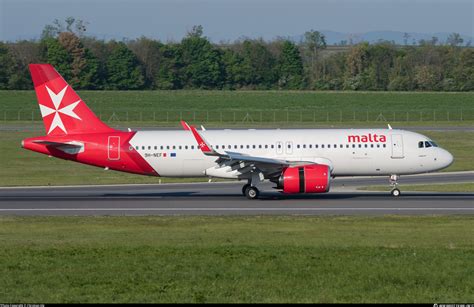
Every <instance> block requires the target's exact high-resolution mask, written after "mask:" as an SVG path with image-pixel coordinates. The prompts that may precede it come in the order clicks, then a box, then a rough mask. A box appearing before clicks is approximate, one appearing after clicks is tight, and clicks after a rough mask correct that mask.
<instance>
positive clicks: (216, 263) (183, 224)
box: [0, 216, 474, 303]
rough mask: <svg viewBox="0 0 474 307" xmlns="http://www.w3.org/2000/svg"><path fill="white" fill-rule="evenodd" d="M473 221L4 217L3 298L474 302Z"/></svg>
mask: <svg viewBox="0 0 474 307" xmlns="http://www.w3.org/2000/svg"><path fill="white" fill-rule="evenodd" d="M473 223H474V218H473V217H472V216H464V217H461V216H445V217H391V216H386V217H377V218H373V217H372V218H369V217H322V218H317V217H90V218H85V217H31V218H26V217H24V218H22V217H1V218H0V245H1V246H2V248H1V249H0V259H2V261H1V264H0V276H1V278H0V300H1V301H3V302H41V303H59V302H61V303H90V302H98V303H101V302H113V303H118V302H123V303H128V302H140V303H149V302H154V303H157V302H172V303H175V302H180V303H183V302H184V303H193V302H198V303H201V302H210V303H218V302H224V303H233V302H251V303H252V302H263V303H270V302H273V303H287V302H298V303H323V302H324V303H336V302H353V303H358V302H368V303H374V302H382V303H386V302H388V303H402V302H408V303H417V302H418V303H436V302H471V301H473V300H474V291H472V290H473V285H474V228H473V227H472V225H473Z"/></svg>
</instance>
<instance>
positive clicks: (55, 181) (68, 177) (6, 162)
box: [0, 131, 474, 186]
mask: <svg viewBox="0 0 474 307" xmlns="http://www.w3.org/2000/svg"><path fill="white" fill-rule="evenodd" d="M422 133H423V134H425V135H427V136H429V137H431V138H433V139H434V140H436V141H437V142H438V143H439V144H440V146H442V147H444V148H446V149H447V150H448V151H450V152H451V153H452V154H453V155H454V158H455V162H454V163H453V164H452V165H451V166H450V167H448V168H447V169H445V170H444V171H462V170H474V160H473V159H472V152H473V151H474V132H456V131H453V132H432V131H429V132H422ZM41 134H42V132H41V133H35V132H6V131H0V139H1V140H2V146H1V147H0V157H1V159H0V174H1V176H0V186H24V185H71V184H115V183H158V182H159V180H160V178H158V177H148V176H140V175H132V174H127V173H121V172H115V171H104V170H103V169H101V168H97V167H93V166H88V165H84V164H79V163H74V162H70V161H64V160H60V159H56V158H49V157H47V156H45V155H42V154H38V153H34V152H32V151H28V150H25V149H22V148H21V147H20V143H21V140H22V139H24V138H27V137H31V136H34V135H41ZM183 181H185V182H189V181H202V182H204V181H207V179H206V178H194V179H187V178H186V179H179V178H161V182H162V183H169V182H183Z"/></svg>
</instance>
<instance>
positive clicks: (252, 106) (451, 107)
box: [0, 91, 474, 123]
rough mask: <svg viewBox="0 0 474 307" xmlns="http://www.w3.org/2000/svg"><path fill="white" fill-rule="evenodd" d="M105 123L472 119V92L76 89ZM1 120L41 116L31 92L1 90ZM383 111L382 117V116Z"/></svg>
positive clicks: (35, 119)
mask: <svg viewBox="0 0 474 307" xmlns="http://www.w3.org/2000/svg"><path fill="white" fill-rule="evenodd" d="M79 95H80V96H81V97H82V98H83V99H84V101H86V103H87V104H88V105H89V106H90V107H91V109H92V110H93V111H94V112H96V114H97V115H98V116H100V117H101V118H102V119H103V120H105V121H120V122H131V121H138V122H150V121H151V122H160V123H163V122H166V123H174V122H176V121H179V120H180V119H184V120H187V121H191V122H200V123H210V122H211V123H215V122H225V123H235V122H237V123H242V122H251V123H253V122H264V123H271V122H277V123H284V122H303V123H305V122H315V123H317V122H339V121H340V122H347V121H351V122H360V121H363V122H376V121H382V122H383V121H384V120H387V121H390V122H420V121H421V122H426V121H433V122H436V121H438V122H445V121H448V122H453V121H461V120H462V121H469V122H472V121H474V93H447V92H314V91H81V92H79ZM0 101H1V104H0V120H3V121H4V122H7V121H18V120H26V121H31V120H34V121H37V120H40V119H41V117H40V114H39V112H38V106H37V102H36V97H35V94H34V92H33V91H0ZM381 115H382V116H381Z"/></svg>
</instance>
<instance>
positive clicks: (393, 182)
mask: <svg viewBox="0 0 474 307" xmlns="http://www.w3.org/2000/svg"><path fill="white" fill-rule="evenodd" d="M399 178H400V176H398V175H391V176H390V180H389V182H390V186H391V187H392V191H390V194H392V196H394V197H398V196H400V194H401V192H400V190H399V189H398V182H397V180H398V179H399Z"/></svg>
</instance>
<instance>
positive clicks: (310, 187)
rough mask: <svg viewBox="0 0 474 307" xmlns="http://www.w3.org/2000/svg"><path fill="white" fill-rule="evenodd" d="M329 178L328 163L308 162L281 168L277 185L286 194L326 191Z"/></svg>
mask: <svg viewBox="0 0 474 307" xmlns="http://www.w3.org/2000/svg"><path fill="white" fill-rule="evenodd" d="M330 180H331V174H330V171H329V166H328V165H325V164H309V165H303V166H297V167H288V168H287V169H285V170H283V173H282V174H281V176H280V178H279V181H278V186H279V188H281V189H283V192H284V193H288V194H293V193H326V192H327V191H329V185H330Z"/></svg>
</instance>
